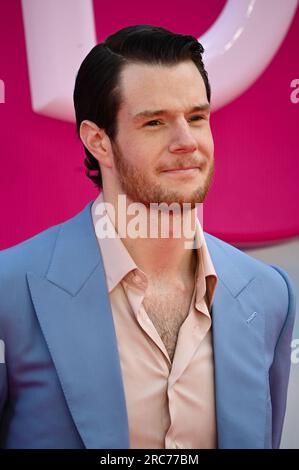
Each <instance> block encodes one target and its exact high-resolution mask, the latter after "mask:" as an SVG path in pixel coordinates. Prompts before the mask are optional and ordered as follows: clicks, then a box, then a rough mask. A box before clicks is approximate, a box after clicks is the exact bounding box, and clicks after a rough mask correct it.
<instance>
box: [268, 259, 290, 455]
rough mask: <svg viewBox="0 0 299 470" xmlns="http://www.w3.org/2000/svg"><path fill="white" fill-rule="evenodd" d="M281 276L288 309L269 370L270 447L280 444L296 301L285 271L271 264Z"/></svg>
mask: <svg viewBox="0 0 299 470" xmlns="http://www.w3.org/2000/svg"><path fill="white" fill-rule="evenodd" d="M272 267H273V268H274V269H275V270H276V271H277V272H278V273H279V274H280V275H281V276H282V279H283V282H284V283H285V285H286V288H287V289H288V299H289V304H288V309H287V312H286V313H285V315H286V317H285V321H284V324H283V327H282V329H281V332H280V334H279V337H278V340H277V343H276V347H275V352H274V360H273V363H272V365H271V368H270V371H269V380H270V390H271V402H272V447H273V449H276V448H278V447H279V445H280V440H281V433H282V427H283V421H284V416H285V410H286V402H287V392H288V382H289V374H290V366H291V341H292V332H293V326H294V320H295V312H296V302H295V294H294V289H293V287H292V285H291V282H290V279H289V278H288V275H287V274H286V272H285V271H283V270H282V269H281V268H280V267H278V266H272Z"/></svg>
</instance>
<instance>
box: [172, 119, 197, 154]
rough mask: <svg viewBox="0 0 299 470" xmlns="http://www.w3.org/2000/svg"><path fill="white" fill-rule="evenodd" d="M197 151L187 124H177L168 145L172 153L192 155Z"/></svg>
mask: <svg viewBox="0 0 299 470" xmlns="http://www.w3.org/2000/svg"><path fill="white" fill-rule="evenodd" d="M196 149H197V142H196V139H195V137H194V135H193V134H192V130H191V129H190V127H189V124H188V123H187V122H186V121H184V122H180V123H179V124H177V126H176V127H175V129H174V130H173V136H172V139H171V142H170V145H169V151H170V152H172V153H192V152H194V151H195V150H196Z"/></svg>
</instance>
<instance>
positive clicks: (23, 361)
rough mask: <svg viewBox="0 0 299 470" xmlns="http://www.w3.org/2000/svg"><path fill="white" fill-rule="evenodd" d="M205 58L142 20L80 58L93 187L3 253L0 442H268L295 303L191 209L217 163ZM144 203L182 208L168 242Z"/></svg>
mask: <svg viewBox="0 0 299 470" xmlns="http://www.w3.org/2000/svg"><path fill="white" fill-rule="evenodd" d="M202 52H203V48H202V46H201V45H200V44H199V43H198V41H197V40H196V39H195V38H193V37H192V36H184V35H178V34H174V33H172V32H169V31H167V30H165V29H163V28H158V27H152V26H147V25H142V26H133V27H128V28H125V29H123V30H121V31H118V32H117V33H115V34H114V35H112V36H110V37H109V38H107V39H106V41H105V42H104V43H102V44H98V45H97V46H96V47H94V48H93V49H92V51H91V52H90V53H89V54H88V56H87V57H86V58H85V60H84V61H83V63H82V64H81V67H80V69H79V72H78V75H77V79H76V85H75V91H74V103H75V110H76V120H77V129H78V133H79V135H80V138H81V140H82V142H83V145H84V148H85V152H86V160H85V164H86V167H87V169H88V175H89V177H90V178H91V179H92V181H94V183H95V184H96V185H97V186H98V187H99V188H103V191H102V193H101V194H100V195H99V196H98V198H97V199H96V200H95V201H93V202H91V203H89V204H88V205H87V206H86V208H85V209H84V210H83V211H82V212H80V213H79V214H78V215H76V216H75V217H73V218H72V219H70V220H68V221H66V222H65V223H62V224H60V225H57V226H54V227H51V228H50V229H48V230H46V231H44V232H43V233H41V234H39V235H37V236H35V237H33V238H31V239H30V240H27V241H25V242H24V243H21V244H19V245H17V246H15V247H13V248H11V249H8V250H5V251H3V252H2V253H1V256H0V270H1V271H0V280H1V294H0V338H1V340H2V348H3V361H2V364H1V381H0V406H1V410H2V420H1V444H2V447H5V448H16V447H19V448H20V447H21V448H30V447H33V448H84V447H86V448H128V447H131V448H168V449H169V448H173V449H174V448H217V447H219V448H272V447H274V448H276V447H278V446H279V442H280V437H281V431H282V425H283V418H284V413H285V405H286V395H287V384H288V376H289V368H290V341H291V334H292V327H293V321H294V312H295V306H294V295H293V292H292V289H291V287H290V283H289V280H288V277H287V275H286V273H284V272H283V271H282V270H281V269H279V268H278V267H274V266H267V265H265V264H263V263H261V262H259V261H256V260H254V259H253V258H251V257H249V256H247V255H245V254H244V253H242V252H241V251H239V250H237V249H236V248H234V247H232V246H230V245H228V244H226V243H224V242H222V241H220V240H218V239H216V238H215V237H213V236H211V235H208V234H207V233H204V232H203V231H202V229H201V224H200V222H199V220H198V218H197V216H196V209H197V204H198V203H202V202H203V201H204V199H205V196H206V194H207V192H208V189H209V187H210V183H211V180H212V175H213V171H214V157H213V139H212V134H211V129H210V121H209V120H210V86H209V81H208V77H207V74H206V71H205V69H204V66H203V63H202ZM120 196H121V197H124V198H125V204H124V206H122V208H121V203H122V200H121V199H120ZM153 203H158V204H162V203H164V204H166V205H168V206H171V205H172V204H177V205H178V207H179V210H177V211H173V212H172V213H170V212H169V219H170V220H171V222H173V224H172V227H171V228H170V231H169V234H168V237H162V236H158V237H152V236H150V235H151V234H150V233H149V232H150V230H151V228H152V227H151V220H152V219H151V218H150V217H148V216H149V215H153V211H154V212H155V214H156V215H157V213H158V211H157V209H156V210H155V209H154V210H153V209H152V204H153ZM136 204H137V206H136ZM188 204H189V206H188ZM186 205H187V206H188V207H189V210H188V211H189V215H191V225H192V227H191V228H192V230H191V236H188V235H185V232H184V233H181V236H179V237H177V236H176V233H175V230H174V222H175V221H177V220H179V226H180V228H182V226H183V225H184V220H185V219H182V218H181V219H180V217H181V216H182V214H183V209H184V207H186ZM136 207H137V208H138V209H139V208H141V207H143V208H144V211H143V213H142V217H141V219H140V220H141V225H142V227H141V229H142V230H143V231H144V232H145V233H146V236H140V237H137V238H136V237H134V236H132V231H134V230H133V229H132V225H134V223H133V222H134V217H133V216H134V209H136ZM103 208H104V209H105V211H106V212H105V213H104V211H103ZM132 208H133V209H132ZM165 214H166V215H167V211H164V213H163V211H161V212H159V214H158V219H157V220H158V222H157V221H156V224H158V225H159V226H160V225H161V224H162V220H163V217H164V216H165ZM114 215H117V217H114ZM103 220H104V221H105V223H104V225H103V223H102V222H103ZM139 228H140V227H139ZM155 228H157V225H156V227H155ZM135 231H136V227H135ZM107 233H108V234H110V236H107V237H106V236H103V234H107ZM111 234H113V236H111ZM189 235H190V233H189ZM190 241H191V242H192V241H193V242H194V246H195V249H193V250H192V249H188V245H187V244H188V242H190ZM4 348H5V352H4Z"/></svg>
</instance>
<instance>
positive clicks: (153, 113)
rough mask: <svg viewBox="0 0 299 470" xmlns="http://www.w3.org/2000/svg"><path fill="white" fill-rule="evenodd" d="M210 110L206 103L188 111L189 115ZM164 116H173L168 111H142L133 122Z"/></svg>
mask: <svg viewBox="0 0 299 470" xmlns="http://www.w3.org/2000/svg"><path fill="white" fill-rule="evenodd" d="M209 110H210V105H209V103H204V104H200V105H198V106H193V107H192V108H191V109H189V111H187V114H189V113H195V112H203V111H209ZM162 114H164V115H167V114H172V112H171V111H170V110H168V109H156V110H145V111H141V112H140V113H138V114H135V116H134V117H133V121H134V122H137V121H140V120H141V119H144V118H151V117H154V116H158V115H159V116H161V115H162Z"/></svg>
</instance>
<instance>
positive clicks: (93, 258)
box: [27, 203, 129, 448]
mask: <svg viewBox="0 0 299 470" xmlns="http://www.w3.org/2000/svg"><path fill="white" fill-rule="evenodd" d="M91 204H92V203H90V204H88V205H87V206H86V208H85V209H84V210H83V211H82V212H80V213H79V214H78V215H77V216H76V217H74V218H72V219H70V220H69V221H67V222H65V223H64V224H62V225H61V230H60V233H59V235H58V238H57V241H56V245H55V249H54V252H53V256H52V260H51V263H50V267H49V270H48V272H47V274H46V276H45V278H40V277H39V276H37V275H36V274H35V273H31V272H29V273H27V278H28V283H29V287H30V292H31V296H32V301H33V304H34V307H35V310H36V314H37V317H38V320H39V323H40V326H41V329H42V331H43V334H44V337H45V339H46V342H47V345H48V348H49V351H50V354H51V356H52V359H53V362H54V364H55V367H56V370H57V374H58V377H59V380H60V382H61V386H62V390H63V392H64V395H65V398H66V401H67V404H68V407H69V410H70V412H71V414H72V417H73V420H74V422H75V424H76V426H77V429H78V431H79V433H80V435H81V438H82V440H83V442H84V444H85V446H86V447H87V448H127V447H129V436H128V421H127V412H126V405H125V396H124V389H123V383H122V377H121V369H120V363H119V356H118V350H117V342H116V336H115V330H114V325H113V317H112V312H111V306H110V301H109V296H108V291H107V288H106V279H105V274H104V268H103V265H102V260H101V256H100V251H99V247H98V244H97V240H96V237H95V234H94V228H93V225H92V219H91V214H90V208H91Z"/></svg>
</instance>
